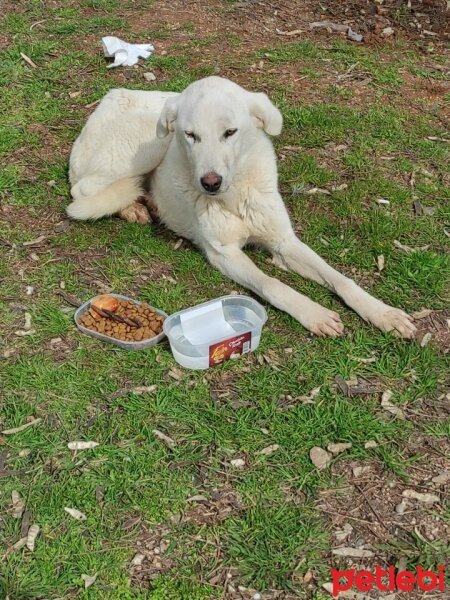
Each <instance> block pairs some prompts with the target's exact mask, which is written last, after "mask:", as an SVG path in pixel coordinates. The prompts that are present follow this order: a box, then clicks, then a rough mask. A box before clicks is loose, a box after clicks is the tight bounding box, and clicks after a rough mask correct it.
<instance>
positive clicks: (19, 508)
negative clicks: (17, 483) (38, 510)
mask: <svg viewBox="0 0 450 600" xmlns="http://www.w3.org/2000/svg"><path fill="white" fill-rule="evenodd" d="M11 500H12V516H13V517H14V519H20V518H21V516H22V515H23V511H24V510H25V502H24V501H23V500H22V497H21V495H20V494H19V492H17V491H16V490H13V491H12V492H11Z"/></svg>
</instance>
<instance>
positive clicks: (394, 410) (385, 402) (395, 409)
mask: <svg viewBox="0 0 450 600" xmlns="http://www.w3.org/2000/svg"><path fill="white" fill-rule="evenodd" d="M393 395H394V393H393V392H392V391H391V390H385V391H384V392H383V395H382V397H381V406H382V407H383V408H384V410H387V411H388V412H390V413H391V414H392V415H395V416H396V417H398V418H399V419H405V413H404V412H403V410H402V409H401V408H400V407H399V406H396V405H395V404H392V402H391V398H392V396H393Z"/></svg>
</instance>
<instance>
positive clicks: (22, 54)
mask: <svg viewBox="0 0 450 600" xmlns="http://www.w3.org/2000/svg"><path fill="white" fill-rule="evenodd" d="M20 56H21V57H22V58H23V60H24V61H25V62H26V63H27V65H29V66H30V67H33V69H37V68H38V66H37V64H36V63H34V62H33V61H32V60H31V58H30V57H29V56H27V55H26V54H24V53H23V52H21V53H20Z"/></svg>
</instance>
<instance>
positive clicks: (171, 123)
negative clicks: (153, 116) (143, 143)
mask: <svg viewBox="0 0 450 600" xmlns="http://www.w3.org/2000/svg"><path fill="white" fill-rule="evenodd" d="M177 115H178V96H175V97H173V98H168V99H167V100H166V102H165V104H164V106H163V109H162V111H161V115H160V117H159V119H158V123H157V124H156V135H157V137H159V138H164V137H166V136H167V135H169V132H171V131H175V121H176V120H177Z"/></svg>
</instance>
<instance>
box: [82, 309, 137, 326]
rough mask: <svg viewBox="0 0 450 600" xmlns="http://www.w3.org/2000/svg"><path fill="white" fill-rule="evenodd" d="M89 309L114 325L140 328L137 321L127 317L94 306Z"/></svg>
mask: <svg viewBox="0 0 450 600" xmlns="http://www.w3.org/2000/svg"><path fill="white" fill-rule="evenodd" d="M91 308H92V310H94V311H95V312H96V313H97V314H98V315H100V316H101V317H103V318H104V319H112V320H113V321H116V323H125V324H126V325H129V326H130V327H142V323H141V322H140V321H139V320H138V319H131V318H128V317H122V316H120V315H116V314H115V313H113V312H111V311H110V310H106V308H98V307H97V306H95V304H91Z"/></svg>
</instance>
